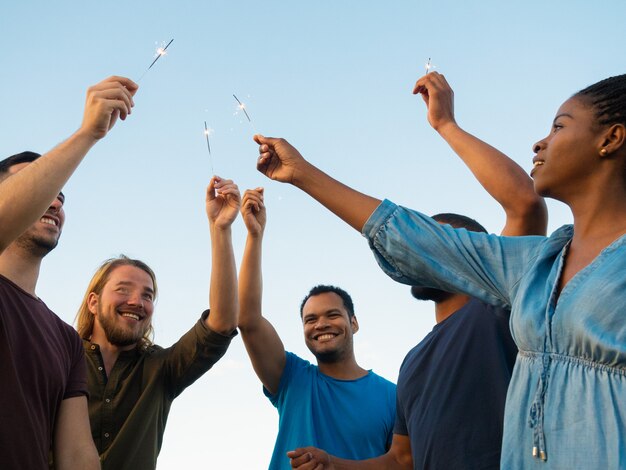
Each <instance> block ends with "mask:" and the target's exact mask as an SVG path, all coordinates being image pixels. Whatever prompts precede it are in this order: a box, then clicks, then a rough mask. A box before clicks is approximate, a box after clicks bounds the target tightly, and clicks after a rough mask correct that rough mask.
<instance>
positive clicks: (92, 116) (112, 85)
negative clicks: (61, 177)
mask: <svg viewBox="0 0 626 470" xmlns="http://www.w3.org/2000/svg"><path fill="white" fill-rule="evenodd" d="M137 89H138V85H137V84H136V83H135V82H133V81H132V80H130V79H128V78H124V77H116V76H113V77H109V78H107V79H106V80H103V81H101V82H100V83H98V84H97V85H94V86H92V87H90V88H89V89H88V90H87V99H86V101H85V113H84V115H83V123H82V124H81V127H80V130H79V131H78V132H79V133H83V134H86V135H88V136H90V137H91V138H93V139H94V140H100V139H102V138H103V137H104V136H105V135H107V132H109V131H110V130H111V128H112V127H113V126H114V125H115V122H116V121H117V118H120V119H122V120H124V119H126V117H127V116H128V115H129V114H130V113H131V109H132V107H133V106H135V103H134V101H133V96H134V94H135V93H136V92H137Z"/></svg>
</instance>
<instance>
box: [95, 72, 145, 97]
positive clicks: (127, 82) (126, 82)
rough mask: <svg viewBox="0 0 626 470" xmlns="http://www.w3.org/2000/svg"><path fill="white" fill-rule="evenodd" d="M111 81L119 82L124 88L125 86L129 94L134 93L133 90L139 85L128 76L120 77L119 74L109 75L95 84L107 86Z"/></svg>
mask: <svg viewBox="0 0 626 470" xmlns="http://www.w3.org/2000/svg"><path fill="white" fill-rule="evenodd" d="M111 83H119V84H120V85H122V86H123V87H124V88H126V89H127V90H128V91H129V92H130V93H131V94H133V95H134V94H135V92H136V91H137V90H138V89H139V85H138V84H137V83H135V82H134V81H132V80H131V79H130V78H127V77H121V76H119V75H111V76H110V77H109V78H106V79H104V80H102V81H101V82H100V83H98V84H97V85H96V86H99V85H102V86H108V85H110V84H111Z"/></svg>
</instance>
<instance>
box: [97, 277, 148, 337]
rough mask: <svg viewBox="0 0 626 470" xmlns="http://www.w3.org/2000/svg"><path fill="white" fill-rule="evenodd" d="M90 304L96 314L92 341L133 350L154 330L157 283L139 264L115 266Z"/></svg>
mask: <svg viewBox="0 0 626 470" xmlns="http://www.w3.org/2000/svg"><path fill="white" fill-rule="evenodd" d="M88 307H89V311H90V312H91V314H93V315H94V316H95V322H94V325H93V333H92V336H91V341H92V342H93V343H96V344H99V345H101V346H102V345H103V344H105V342H108V343H110V344H111V345H113V346H116V347H119V348H122V349H132V348H133V347H135V346H136V345H137V343H139V341H140V340H141V339H142V338H143V337H144V335H145V334H146V332H147V331H148V330H149V329H150V326H151V322H152V313H153V311H154V285H153V282H152V278H151V277H150V275H149V274H148V273H147V272H146V271H144V270H142V269H140V268H137V267H135V266H130V265H122V266H118V267H116V268H115V269H113V270H112V271H111V273H110V275H109V279H108V280H107V282H106V284H105V285H104V287H103V289H102V292H101V293H100V294H99V295H98V294H96V293H94V292H91V293H90V294H89V297H88Z"/></svg>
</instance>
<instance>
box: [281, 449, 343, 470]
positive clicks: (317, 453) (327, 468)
mask: <svg viewBox="0 0 626 470" xmlns="http://www.w3.org/2000/svg"><path fill="white" fill-rule="evenodd" d="M287 457H289V459H290V460H289V463H290V464H291V468H297V469H298V470H334V468H335V466H334V465H333V464H332V462H331V460H330V455H328V454H327V453H326V452H324V451H323V450H321V449H318V448H317V447H303V448H300V449H296V450H292V451H289V452H287Z"/></svg>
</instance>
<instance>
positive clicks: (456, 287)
mask: <svg viewBox="0 0 626 470" xmlns="http://www.w3.org/2000/svg"><path fill="white" fill-rule="evenodd" d="M362 234H363V236H364V237H365V238H366V239H367V240H368V243H369V246H370V249H371V250H372V252H373V253H374V256H375V258H376V261H377V262H378V264H379V266H380V267H381V268H382V270H383V271H384V272H385V273H386V274H387V275H388V276H390V277H391V278H392V279H394V280H396V281H398V282H401V283H403V284H408V285H419V286H425V287H435V288H438V289H441V290H444V291H448V292H463V293H465V294H468V295H471V296H472V297H476V298H478V299H481V300H483V301H485V302H487V303H489V304H492V305H498V306H504V307H510V305H511V303H512V298H513V297H514V295H515V291H516V288H517V285H518V283H519V280H520V279H521V277H522V276H523V274H524V272H526V270H527V269H528V267H529V265H530V264H532V262H533V260H534V258H535V257H536V256H537V252H538V250H537V248H538V246H539V245H540V244H541V243H543V242H544V241H545V240H546V238H545V237H540V236H526V237H501V236H497V235H489V234H486V233H481V232H470V231H468V230H465V229H455V228H453V227H451V226H449V225H442V224H439V223H437V222H436V221H435V220H433V219H432V218H430V217H428V216H426V215H424V214H421V213H419V212H417V211H414V210H411V209H406V208H404V207H401V206H397V205H395V204H394V203H393V202H391V201H388V200H385V201H383V202H382V203H381V204H380V205H379V206H378V208H377V209H376V210H375V211H374V212H373V213H372V215H371V216H370V218H369V219H368V221H367V222H366V224H365V225H364V226H363V231H362Z"/></svg>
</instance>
